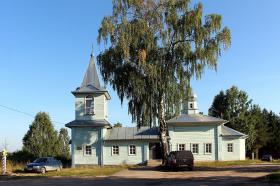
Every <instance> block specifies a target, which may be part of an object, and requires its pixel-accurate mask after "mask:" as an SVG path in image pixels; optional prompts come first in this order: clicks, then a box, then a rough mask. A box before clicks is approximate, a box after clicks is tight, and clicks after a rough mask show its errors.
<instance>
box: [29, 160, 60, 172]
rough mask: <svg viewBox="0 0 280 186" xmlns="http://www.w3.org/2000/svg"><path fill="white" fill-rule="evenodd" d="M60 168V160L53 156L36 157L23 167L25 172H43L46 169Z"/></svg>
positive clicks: (58, 169)
mask: <svg viewBox="0 0 280 186" xmlns="http://www.w3.org/2000/svg"><path fill="white" fill-rule="evenodd" d="M61 169H62V163H61V161H59V160H57V159H55V158H54V157H42V158H38V159H36V160H35V161H33V162H32V163H28V164H27V165H26V167H25V168H24V170H25V172H39V173H45V172H47V171H60V170H61Z"/></svg>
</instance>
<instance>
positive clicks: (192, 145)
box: [191, 143, 199, 154]
mask: <svg viewBox="0 0 280 186" xmlns="http://www.w3.org/2000/svg"><path fill="white" fill-rule="evenodd" d="M194 145H197V152H194V150H193V149H194ZM191 152H192V153H193V154H199V143H191Z"/></svg>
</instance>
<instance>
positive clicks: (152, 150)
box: [149, 143, 162, 160]
mask: <svg viewBox="0 0 280 186" xmlns="http://www.w3.org/2000/svg"><path fill="white" fill-rule="evenodd" d="M149 159H150V160H158V159H162V153H161V146H160V143H149Z"/></svg>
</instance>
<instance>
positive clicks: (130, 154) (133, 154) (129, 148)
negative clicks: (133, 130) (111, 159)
mask: <svg viewBox="0 0 280 186" xmlns="http://www.w3.org/2000/svg"><path fill="white" fill-rule="evenodd" d="M131 147H134V151H135V152H134V153H131V149H132V148H131ZM136 153H137V148H136V145H133V144H132V145H129V146H128V155H129V156H136Z"/></svg>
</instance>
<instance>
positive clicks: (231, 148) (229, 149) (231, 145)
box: [227, 143, 233, 152]
mask: <svg viewBox="0 0 280 186" xmlns="http://www.w3.org/2000/svg"><path fill="white" fill-rule="evenodd" d="M227 151H228V152H233V143H228V144H227Z"/></svg>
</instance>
